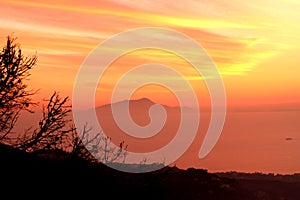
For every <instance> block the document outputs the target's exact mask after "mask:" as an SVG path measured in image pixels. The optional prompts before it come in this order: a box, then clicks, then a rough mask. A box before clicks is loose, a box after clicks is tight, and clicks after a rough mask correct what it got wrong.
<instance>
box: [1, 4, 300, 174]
mask: <svg viewBox="0 0 300 200" xmlns="http://www.w3.org/2000/svg"><path fill="white" fill-rule="evenodd" d="M299 10H300V2H299V1H298V0H272V1H271V0H252V1H242V0H231V1H223V0H199V1H197V0H185V1H171V0H165V1H152V0H86V1H80V0H64V1H61V0H51V1H50V0H40V1H38V0H31V1H29V0H28V1H24V0H5V1H4V0H0V13H1V17H0V42H1V44H3V45H4V44H5V40H6V37H7V36H8V35H11V36H15V37H17V38H18V42H19V43H20V44H21V47H22V49H23V53H24V54H25V55H35V54H36V55H37V56H38V63H37V66H36V68H34V69H33V70H32V75H31V77H30V84H29V85H30V88H33V89H40V91H39V93H38V95H37V97H36V98H37V100H41V99H43V98H45V97H48V96H49V95H50V94H51V93H52V92H53V91H54V90H57V91H60V92H61V94H63V95H65V96H66V95H68V96H70V97H72V89H73V84H74V80H75V78H76V74H77V71H78V70H79V68H80V66H81V65H82V63H83V61H84V60H85V58H86V57H87V56H88V54H89V53H90V52H91V51H92V50H93V49H94V48H95V47H96V46H97V45H99V44H100V43H101V42H102V41H104V40H105V39H107V38H108V37H110V36H112V35H114V34H117V33H120V32H122V31H127V30H130V29H134V28H141V27H162V28H170V29H174V30H176V31H179V32H181V33H183V34H185V35H187V36H189V37H191V38H193V39H194V40H196V41H197V42H198V43H199V44H200V45H202V46H203V47H204V48H205V50H206V51H207V53H208V54H209V56H211V58H212V59H213V61H214V63H215V64H216V66H217V68H218V70H219V71H220V74H221V76H222V78H223V81H224V86H225V89H226V94H227V103H228V106H229V107H238V108H242V109H246V110H247V109H249V108H252V107H255V109H258V110H259V109H261V110H263V111H268V109H266V107H265V106H267V108H269V107H270V106H271V107H272V106H276V107H280V109H283V110H299V109H300V89H299V85H300V78H299V74H300V58H299V55H300V26H299V22H300V12H299ZM132 40H135V38H132ZM128 42H130V40H129V41H128ZM153 61H156V62H158V61H159V62H160V63H163V64H166V65H170V66H172V65H173V66H174V67H175V68H176V67H177V68H180V67H183V66H186V67H184V68H183V69H182V72H184V73H185V76H186V78H187V79H188V80H189V81H190V82H191V83H192V85H193V87H194V88H195V89H196V90H197V89H199V90H200V91H202V90H203V91H204V90H205V86H204V84H203V83H202V80H201V79H199V80H198V79H197V78H195V75H194V74H193V73H194V72H193V71H192V70H191V67H190V66H188V64H187V63H185V62H184V61H183V60H182V59H181V58H178V57H176V56H174V55H170V54H169V53H162V52H159V51H155V50H153V51H151V50H145V51H137V52H132V53H130V54H128V55H127V56H126V57H124V58H122V59H119V60H117V61H116V62H115V63H113V64H112V69H111V70H112V71H111V72H112V73H111V74H110V75H108V76H107V77H106V78H105V77H104V79H103V82H104V85H105V86H107V88H104V90H103V93H101V94H99V99H97V101H96V103H97V104H98V105H101V104H105V103H109V100H110V99H109V98H110V96H109V92H105V90H108V88H111V87H112V86H113V84H114V82H113V80H115V79H117V78H118V77H119V76H120V75H121V74H122V73H123V71H124V69H127V68H126V66H127V67H128V66H131V67H132V66H135V65H138V64H141V63H147V62H153ZM165 78H166V79H172V77H165ZM198 82H199V83H200V84H198ZM100 91H101V89H100ZM169 94H170V93H169V92H168V91H166V90H165V89H161V88H159V87H158V86H152V87H151V86H149V87H145V88H144V89H141V91H140V92H139V93H137V94H135V95H136V98H138V97H143V96H146V97H149V98H151V97H153V100H154V101H156V102H159V103H164V104H168V105H174V102H175V101H174V98H173V97H172V98H168V97H169ZM199 96H201V95H199ZM200 98H203V99H205V98H206V97H200ZM170 99H171V100H170ZM297 117H298V119H300V115H298V116H297ZM293 120H294V119H293ZM272 123H273V122H270V126H271V124H272ZM295 123H296V122H295ZM235 127H236V126H235ZM233 129H234V128H233ZM299 131H300V129H299ZM299 138H300V137H299ZM298 147H299V150H300V146H299V142H298ZM294 149H295V148H294ZM294 153H295V152H294ZM297 158H300V156H299V153H298V154H297ZM293 162H294V165H293V167H292V169H290V171H293V170H295V168H297V167H300V162H297V163H296V161H293ZM296 164H297V165H296ZM287 171H288V170H287Z"/></svg>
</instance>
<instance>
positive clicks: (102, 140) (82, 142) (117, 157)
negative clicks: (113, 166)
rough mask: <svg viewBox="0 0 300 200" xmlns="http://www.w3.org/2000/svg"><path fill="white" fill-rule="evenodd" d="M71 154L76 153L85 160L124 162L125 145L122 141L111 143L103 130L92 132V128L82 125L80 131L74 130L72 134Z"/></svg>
mask: <svg viewBox="0 0 300 200" xmlns="http://www.w3.org/2000/svg"><path fill="white" fill-rule="evenodd" d="M71 146H72V151H71V154H72V155H77V156H79V157H82V158H84V159H86V160H90V161H99V162H103V163H112V162H116V161H119V162H120V161H121V162H125V159H126V149H127V145H126V146H125V145H124V141H123V142H121V143H120V144H119V146H118V147H117V146H115V145H112V141H111V138H110V137H107V136H106V135H105V134H104V133H103V132H100V133H93V132H92V128H88V126H87V124H86V125H84V127H83V130H82V133H81V134H77V133H76V132H74V134H73V135H72V145H71Z"/></svg>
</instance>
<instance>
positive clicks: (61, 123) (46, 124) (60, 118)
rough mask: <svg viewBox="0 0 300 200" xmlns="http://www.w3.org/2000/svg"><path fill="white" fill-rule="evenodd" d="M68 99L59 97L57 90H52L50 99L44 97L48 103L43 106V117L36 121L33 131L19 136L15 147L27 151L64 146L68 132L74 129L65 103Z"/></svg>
mask: <svg viewBox="0 0 300 200" xmlns="http://www.w3.org/2000/svg"><path fill="white" fill-rule="evenodd" d="M68 100H69V98H68V97H65V98H61V97H60V96H59V94H58V93H57V92H54V93H53V94H52V96H51V97H50V99H46V100H45V101H48V105H47V106H46V107H43V117H42V119H41V120H40V121H39V122H38V126H39V127H38V128H37V129H35V130H34V131H33V133H29V131H27V132H26V133H25V134H24V135H23V136H20V137H19V138H18V141H17V145H16V147H17V148H19V149H21V150H25V151H29V152H32V151H36V150H46V149H62V150H63V149H64V148H66V145H67V141H68V140H69V138H70V134H71V133H72V132H73V131H74V130H75V128H74V127H73V126H72V125H71V122H72V119H71V118H70V116H69V114H70V112H71V106H70V105H66V103H67V102H68Z"/></svg>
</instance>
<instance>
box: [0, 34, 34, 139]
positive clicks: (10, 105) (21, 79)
mask: <svg viewBox="0 0 300 200" xmlns="http://www.w3.org/2000/svg"><path fill="white" fill-rule="evenodd" d="M15 40H16V38H11V37H7V43H6V45H5V46H4V47H3V49H2V51H1V52H0V141H2V142H3V140H5V139H7V136H8V134H9V133H10V132H11V131H12V129H13V127H14V125H15V123H16V122H17V120H18V117H19V114H20V112H21V111H22V110H27V111H29V112H32V110H30V105H32V104H35V103H33V102H32V99H31V96H32V95H34V94H35V93H36V91H32V90H28V89H27V84H26V83H25V80H26V79H27V78H28V77H29V76H30V73H29V70H30V69H32V68H33V67H34V66H35V64H36V61H37V57H36V56H33V57H24V55H23V54H22V51H21V49H20V45H19V44H18V43H16V42H15Z"/></svg>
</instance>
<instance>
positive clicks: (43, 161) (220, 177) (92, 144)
mask: <svg viewBox="0 0 300 200" xmlns="http://www.w3.org/2000/svg"><path fill="white" fill-rule="evenodd" d="M36 60H37V58H36V57H35V56H33V57H24V56H23V54H22V51H21V49H20V46H19V44H17V43H15V38H11V37H8V39H7V43H6V45H5V46H4V48H3V50H2V51H1V53H0V67H1V69H0V70H1V76H0V180H1V187H0V189H1V190H0V191H1V195H2V196H1V198H4V197H6V196H9V198H11V197H15V198H22V199H33V198H39V199H44V198H47V199H49V198H55V199H58V198H68V199H71V198H78V197H82V198H84V199H87V198H96V199H107V198H112V199H120V198H122V199H164V200H166V199H205V200H210V199H222V200H223V199H230V200H235V199H236V200H240V199H244V200H248V199H249V200H250V199H251V200H252V199H261V200H263V199H264V200H267V199H278V200H283V199H289V200H298V199H300V192H299V189H300V175H299V174H294V175H286V176H283V175H270V174H269V175H263V174H259V173H255V174H242V173H236V172H228V173H209V172H208V171H207V170H204V169H194V168H189V169H186V170H183V169H178V168H177V167H170V166H165V167H164V168H162V169H160V170H157V171H153V172H147V173H136V174H135V173H124V172H120V171H116V170H114V169H112V168H109V167H107V166H106V165H104V164H102V163H101V162H103V163H111V164H112V165H119V167H120V166H123V167H132V168H136V167H140V168H141V170H149V168H151V167H153V166H152V165H161V164H160V163H158V164H152V165H151V164H149V165H148V164H143V165H134V164H133V165H128V164H122V160H123V161H124V159H125V156H126V154H125V151H124V150H125V149H126V148H127V146H126V145H125V144H124V142H121V143H120V145H119V148H105V147H107V146H109V144H110V143H111V142H112V141H111V138H109V137H105V136H104V135H103V134H101V133H96V134H95V133H94V134H93V133H91V129H89V128H88V126H87V125H86V126H85V127H83V131H82V133H81V134H78V133H77V130H76V128H75V127H74V126H73V125H72V120H71V119H70V117H69V114H70V112H71V106H70V105H67V103H68V100H69V99H68V97H65V98H61V97H60V96H59V94H58V93H57V92H54V93H53V95H51V97H50V98H49V99H48V100H46V102H47V104H46V105H45V106H44V107H43V110H42V118H41V119H40V120H39V121H37V122H36V125H37V126H36V127H33V128H32V129H30V128H29V129H27V130H26V131H25V133H23V134H22V133H17V135H18V136H17V137H14V136H15V135H16V133H14V129H13V128H14V126H15V124H16V122H17V120H18V117H19V115H20V113H21V112H23V111H28V112H32V110H31V108H32V106H35V105H37V103H35V102H33V101H32V99H31V97H32V96H33V95H34V94H35V93H36V91H30V90H28V89H27V84H26V79H27V78H28V77H29V76H30V73H29V72H30V69H32V67H34V66H35V64H36ZM13 133H14V134H13ZM99 146H100V147H101V148H102V149H103V152H104V153H103V152H98V150H99V149H98V147H99ZM85 147H88V148H89V149H90V151H93V153H94V155H96V156H97V160H99V161H101V162H98V161H96V160H95V158H94V157H93V156H91V154H90V153H89V151H88V150H87V149H86V148H85ZM154 167H155V166H154Z"/></svg>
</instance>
